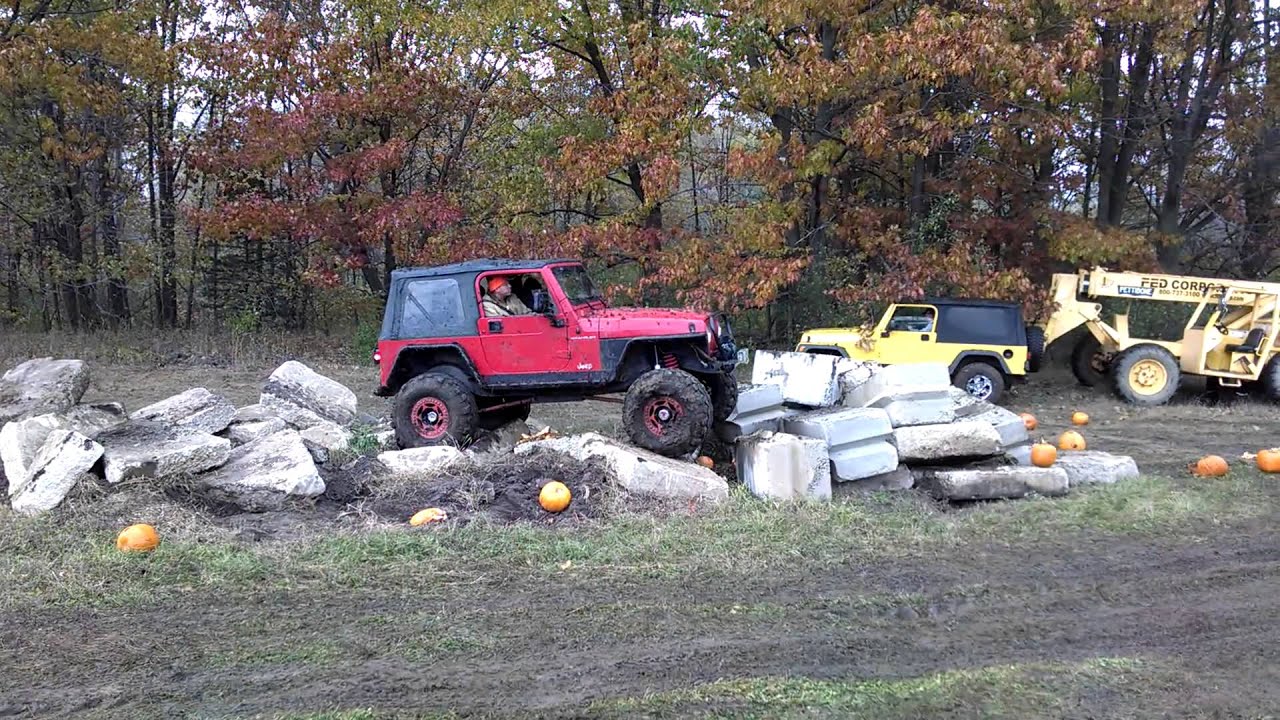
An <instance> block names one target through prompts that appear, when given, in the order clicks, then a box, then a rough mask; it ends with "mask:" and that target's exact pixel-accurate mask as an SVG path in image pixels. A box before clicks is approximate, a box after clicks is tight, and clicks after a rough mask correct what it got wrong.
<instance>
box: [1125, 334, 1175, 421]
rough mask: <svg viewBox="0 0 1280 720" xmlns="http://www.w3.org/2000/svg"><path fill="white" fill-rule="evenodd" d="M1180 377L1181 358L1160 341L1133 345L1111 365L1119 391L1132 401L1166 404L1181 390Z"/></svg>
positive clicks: (1142, 403)
mask: <svg viewBox="0 0 1280 720" xmlns="http://www.w3.org/2000/svg"><path fill="white" fill-rule="evenodd" d="M1181 377H1182V371H1181V369H1180V368H1179V367H1178V359H1177V358H1175V357H1174V356H1173V353H1171V352H1169V351H1168V350H1166V349H1164V348H1163V347H1160V346H1159V345H1134V346H1133V347H1131V348H1129V349H1128V350H1125V351H1124V352H1122V353H1120V354H1119V355H1117V356H1116V359H1115V362H1114V363H1112V365H1111V382H1112V385H1113V386H1114V388H1115V391H1116V394H1117V395H1119V396H1120V397H1121V398H1123V399H1124V401H1125V402H1128V403H1130V404H1132V405H1145V406H1153V405H1164V404H1165V403H1167V402H1169V400H1170V399H1172V398H1173V396H1174V394H1175V393H1177V392H1178V382H1179V380H1180V379H1181Z"/></svg>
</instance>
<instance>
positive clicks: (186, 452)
mask: <svg viewBox="0 0 1280 720" xmlns="http://www.w3.org/2000/svg"><path fill="white" fill-rule="evenodd" d="M98 442H100V443H101V444H102V446H103V448H105V452H103V463H104V466H105V469H106V477H107V482H109V483H111V484H116V483H120V482H124V481H125V480H131V479H134V478H166V477H173V476H176V475H181V474H192V475H194V474H197V473H201V472H204V471H206V470H210V469H213V468H216V467H218V466H219V465H222V464H223V463H225V462H226V461H227V458H228V457H229V456H230V453H231V441H230V440H228V439H226V438H220V437H217V436H215V435H209V434H208V433H201V432H195V431H191V430H182V429H178V428H171V427H166V426H164V425H160V424H157V423H151V422H145V421H141V420H134V421H130V423H129V424H128V425H125V426H124V427H121V428H117V429H115V430H112V431H110V432H107V433H103V434H102V435H101V436H100V437H99V438H98Z"/></svg>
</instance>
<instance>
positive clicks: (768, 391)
mask: <svg viewBox="0 0 1280 720" xmlns="http://www.w3.org/2000/svg"><path fill="white" fill-rule="evenodd" d="M792 412H793V411H791V410H788V409H787V408H786V407H784V406H783V399H782V386H781V385H773V384H768V385H745V386H741V387H739V388H738V406H737V408H736V409H735V410H734V411H733V413H732V414H731V415H729V417H728V418H726V419H725V421H724V422H721V423H717V424H716V435H718V436H719V437H720V439H721V440H723V441H724V442H726V443H732V442H734V441H736V440H737V439H738V438H740V437H742V436H743V435H751V434H754V433H758V432H760V431H762V430H768V431H771V432H778V431H779V430H781V429H782V418H784V417H786V416H787V415H788V414H791V413H792Z"/></svg>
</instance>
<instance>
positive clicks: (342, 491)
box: [324, 449, 613, 524]
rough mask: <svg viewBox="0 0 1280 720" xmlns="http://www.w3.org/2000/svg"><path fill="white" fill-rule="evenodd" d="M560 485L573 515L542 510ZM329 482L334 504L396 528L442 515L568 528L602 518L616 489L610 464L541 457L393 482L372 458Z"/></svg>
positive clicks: (488, 461) (542, 453)
mask: <svg viewBox="0 0 1280 720" xmlns="http://www.w3.org/2000/svg"><path fill="white" fill-rule="evenodd" d="M552 480H559V481H560V482H562V483H564V484H565V485H566V486H568V488H569V491H570V492H571V493H572V495H573V501H572V502H571V503H570V505H569V507H568V508H567V509H565V510H563V511H561V512H559V513H552V512H548V511H546V510H543V509H542V506H541V505H539V504H538V493H539V492H541V490H542V487H543V486H544V485H546V484H547V483H548V482H550V481H552ZM325 482H326V484H327V486H328V487H327V490H326V492H325V495H324V499H325V500H326V501H328V502H334V503H340V504H344V505H353V506H358V507H359V508H360V510H361V511H362V512H366V513H372V514H374V515H376V516H378V517H379V518H381V519H383V520H388V521H392V522H404V521H407V520H408V519H409V518H410V517H412V516H413V514H414V513H416V512H418V511H419V510H422V509H424V508H429V507H438V508H441V509H443V510H445V511H446V512H447V513H448V515H449V518H450V520H456V521H458V522H460V523H467V522H471V521H473V520H475V519H477V518H479V517H481V516H484V517H487V518H488V519H490V520H493V521H497V522H502V523H511V522H521V521H533V522H540V523H547V524H560V523H565V522H571V521H573V520H579V519H583V518H591V517H598V516H600V515H601V514H602V513H603V509H602V505H603V502H604V501H605V500H606V499H607V498H608V497H609V496H610V491H611V489H612V487H613V478H612V475H611V473H610V472H609V470H608V469H607V467H606V466H605V465H604V463H603V462H602V461H600V460H597V459H591V460H588V461H587V462H582V461H579V460H576V459H574V458H572V457H569V456H567V455H562V454H560V453H556V452H552V451H549V450H541V449H540V450H536V451H534V452H531V453H528V454H525V455H505V456H498V457H492V458H485V459H484V460H481V461H472V462H466V463H462V464H460V465H457V466H454V467H452V468H450V469H449V470H448V471H447V472H445V473H442V474H436V473H433V474H430V475H425V474H424V475H423V476H420V477H415V476H397V475H390V474H389V473H388V472H387V471H386V469H385V468H383V467H382V466H381V464H380V463H378V462H377V460H375V459H373V458H367V457H365V458H359V459H357V460H355V461H353V462H351V463H349V464H348V465H345V466H343V467H342V468H341V469H338V470H334V471H329V472H326V473H325Z"/></svg>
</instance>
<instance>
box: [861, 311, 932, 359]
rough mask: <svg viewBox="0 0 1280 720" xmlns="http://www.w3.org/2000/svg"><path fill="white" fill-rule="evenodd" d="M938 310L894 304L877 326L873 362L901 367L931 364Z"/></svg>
mask: <svg viewBox="0 0 1280 720" xmlns="http://www.w3.org/2000/svg"><path fill="white" fill-rule="evenodd" d="M937 322H938V309H937V308H936V307H934V306H932V305H894V306H893V307H891V308H890V309H889V312H886V313H885V315H884V317H883V318H882V319H881V320H880V324H879V326H877V327H876V335H877V337H876V345H875V355H876V358H875V359H876V361H878V362H881V363H883V364H885V365H902V364H907V363H920V362H931V361H934V360H935V358H934V355H935V354H936V352H937V345H936V341H937V338H938V335H937Z"/></svg>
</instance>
